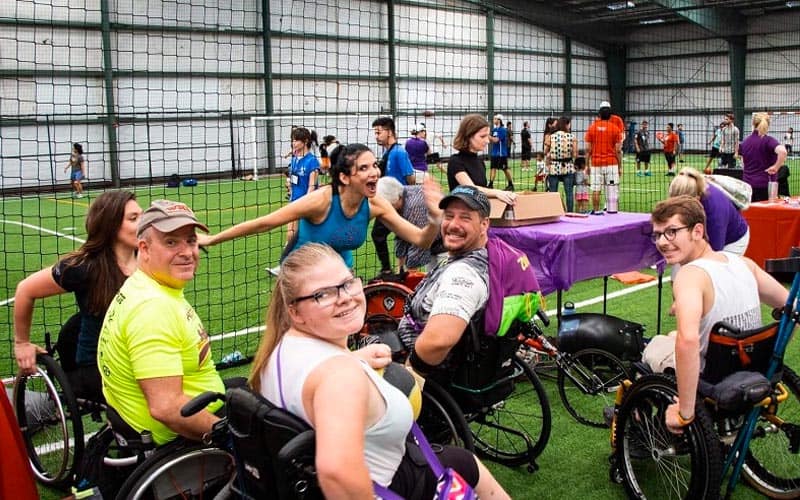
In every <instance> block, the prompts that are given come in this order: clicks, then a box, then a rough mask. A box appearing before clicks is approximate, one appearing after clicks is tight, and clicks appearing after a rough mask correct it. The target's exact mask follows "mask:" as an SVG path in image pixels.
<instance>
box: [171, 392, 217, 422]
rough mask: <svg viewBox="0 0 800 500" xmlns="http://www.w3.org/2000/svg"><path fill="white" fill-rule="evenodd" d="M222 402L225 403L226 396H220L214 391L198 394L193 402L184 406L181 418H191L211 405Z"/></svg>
mask: <svg viewBox="0 0 800 500" xmlns="http://www.w3.org/2000/svg"><path fill="white" fill-rule="evenodd" d="M217 400H222V401H225V395H224V394H220V393H218V392H213V391H206V392H203V393H201V394H198V395H197V396H195V397H194V398H192V400H191V401H189V402H188V403H186V404H185V405H183V407H182V408H181V416H182V417H184V418H186V417H191V416H192V415H194V414H195V413H197V412H199V411H200V410H202V409H203V408H205V407H206V406H208V405H209V404H211V403H213V402H214V401H217Z"/></svg>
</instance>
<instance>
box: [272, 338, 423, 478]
mask: <svg viewBox="0 0 800 500" xmlns="http://www.w3.org/2000/svg"><path fill="white" fill-rule="evenodd" d="M334 356H352V353H350V352H349V351H347V350H346V349H344V348H341V347H337V346H335V345H333V344H330V343H328V342H324V341H322V340H318V339H312V338H307V337H295V336H289V335H286V336H284V337H283V339H282V340H281V342H280V343H279V344H278V346H277V347H276V348H275V351H274V352H273V353H272V356H270V359H269V362H268V363H267V366H266V368H265V369H264V370H263V371H262V372H261V394H262V395H263V396H264V397H265V398H267V399H268V400H270V401H272V402H273V403H275V404H277V405H279V406H282V407H283V408H285V409H286V410H288V411H289V412H291V413H293V414H295V415H297V416H299V417H300V418H302V419H303V420H305V421H306V422H308V424H309V425H311V422H310V421H309V419H308V415H307V414H306V411H305V408H304V407H303V385H304V384H305V381H306V378H307V377H308V375H309V374H310V373H311V371H312V370H314V368H316V367H317V366H318V365H319V364H321V363H323V362H324V361H326V360H327V359H329V358H332V357H334ZM354 359H355V358H354ZM278 360H280V362H278ZM357 361H358V362H359V363H360V364H361V366H362V367H363V368H364V373H366V374H367V376H368V377H369V379H370V380H371V381H372V383H373V384H374V385H375V387H376V388H377V389H378V392H380V394H381V396H382V397H383V401H384V403H385V405H386V411H385V413H384V414H383V416H381V418H380V419H378V421H377V422H375V424H373V425H372V426H371V427H369V428H367V429H366V430H365V432H364V459H365V462H366V464H367V468H368V469H369V473H370V477H371V478H372V480H373V481H375V482H376V483H378V484H380V485H382V486H389V484H390V483H391V482H392V478H393V477H394V475H395V472H397V467H398V466H399V465H400V462H401V461H402V459H403V455H405V452H406V436H407V435H408V433H409V431H410V430H411V423H412V422H413V420H414V417H413V415H412V411H411V403H409V401H408V398H407V397H406V396H405V394H403V393H402V392H400V390H398V389H397V388H395V387H394V386H393V385H391V384H390V383H388V382H387V381H386V380H384V379H383V377H381V376H380V375H378V374H377V372H375V370H373V369H372V368H370V367H369V366H368V365H367V364H366V362H363V361H361V360H357ZM279 369H280V376H279V372H278V371H279ZM342 390H346V388H342Z"/></svg>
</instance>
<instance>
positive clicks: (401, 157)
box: [385, 144, 414, 185]
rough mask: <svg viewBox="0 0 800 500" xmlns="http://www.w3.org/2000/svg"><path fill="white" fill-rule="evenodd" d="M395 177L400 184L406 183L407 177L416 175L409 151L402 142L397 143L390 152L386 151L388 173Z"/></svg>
mask: <svg viewBox="0 0 800 500" xmlns="http://www.w3.org/2000/svg"><path fill="white" fill-rule="evenodd" d="M385 175H388V176H390V177H394V178H395V179H397V180H398V181H400V184H403V185H406V184H408V182H406V177H407V176H409V175H414V167H413V166H412V165H411V160H410V159H409V158H408V152H407V151H406V150H405V148H404V147H403V146H401V145H400V144H395V145H394V146H393V147H392V148H391V149H389V152H388V153H386V174H385Z"/></svg>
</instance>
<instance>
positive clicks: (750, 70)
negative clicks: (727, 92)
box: [745, 33, 800, 88]
mask: <svg viewBox="0 0 800 500" xmlns="http://www.w3.org/2000/svg"><path fill="white" fill-rule="evenodd" d="M797 36H798V43H800V33H798V34H797ZM745 72H746V76H745V78H747V79H748V80H751V79H752V80H762V79H769V78H798V77H800V49H792V50H789V49H786V50H779V51H778V50H776V51H774V52H756V53H751V54H747V64H746V66H745ZM796 88H798V87H797V86H796Z"/></svg>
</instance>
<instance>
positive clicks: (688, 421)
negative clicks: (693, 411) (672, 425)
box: [678, 410, 694, 427]
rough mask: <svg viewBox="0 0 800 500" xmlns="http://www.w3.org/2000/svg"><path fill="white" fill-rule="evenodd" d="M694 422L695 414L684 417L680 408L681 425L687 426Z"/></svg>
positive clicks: (679, 421)
mask: <svg viewBox="0 0 800 500" xmlns="http://www.w3.org/2000/svg"><path fill="white" fill-rule="evenodd" d="M692 422H694V415H692V416H691V417H689V418H684V416H683V415H681V411H680V410H678V424H680V426H681V427H685V426H687V425H689V424H691V423H692Z"/></svg>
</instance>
